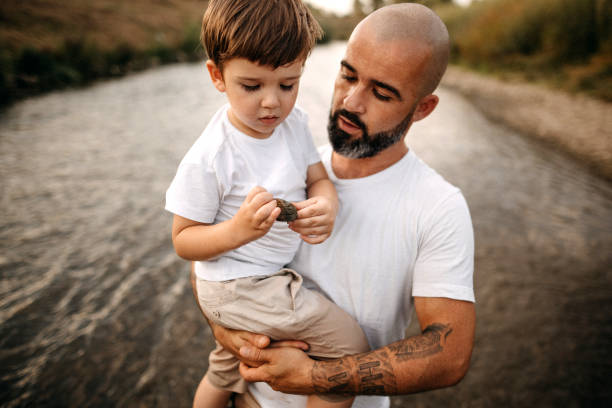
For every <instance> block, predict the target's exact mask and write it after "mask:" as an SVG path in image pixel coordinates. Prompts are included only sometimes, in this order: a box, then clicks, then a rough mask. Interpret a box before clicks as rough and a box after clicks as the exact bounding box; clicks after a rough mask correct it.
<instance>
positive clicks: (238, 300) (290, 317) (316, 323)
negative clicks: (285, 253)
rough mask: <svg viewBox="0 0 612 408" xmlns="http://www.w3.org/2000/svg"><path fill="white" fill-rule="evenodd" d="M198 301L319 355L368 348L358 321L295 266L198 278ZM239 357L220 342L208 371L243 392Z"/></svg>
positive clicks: (232, 322)
mask: <svg viewBox="0 0 612 408" xmlns="http://www.w3.org/2000/svg"><path fill="white" fill-rule="evenodd" d="M195 286H196V291H197V298H198V303H199V304H200V307H201V309H202V312H203V313H204V315H205V316H206V317H207V318H208V319H209V320H210V321H212V322H213V323H216V324H219V325H221V326H224V327H228V328H230V329H237V330H247V331H251V332H255V333H261V334H265V335H267V336H269V337H270V338H271V339H273V340H287V339H297V340H302V341H305V342H306V343H308V344H309V345H310V350H309V351H308V354H309V355H310V356H312V357H315V358H325V359H326V358H339V357H342V356H344V355H347V354H356V353H362V352H365V351H368V350H369V345H368V342H367V339H366V337H365V335H364V333H363V331H362V330H361V327H359V324H358V323H357V321H356V320H355V319H353V318H352V317H351V316H350V315H349V314H348V313H346V312H345V311H344V310H342V309H341V308H340V307H338V306H337V305H336V304H334V303H333V302H331V301H330V300H329V299H327V298H326V297H325V296H323V295H321V294H320V293H318V292H315V291H312V290H309V289H306V288H304V287H302V277H301V276H300V275H299V274H297V273H296V272H295V271H293V270H291V269H282V270H281V271H279V272H278V273H276V274H274V275H270V276H255V277H248V278H240V279H234V280H231V281H224V282H213V281H206V280H203V279H199V278H196V285H195ZM238 363H239V362H238V360H237V359H236V358H235V357H234V356H233V355H232V354H231V353H230V352H228V351H226V350H224V349H223V347H221V346H220V345H219V343H217V348H216V349H215V350H213V351H212V352H211V354H210V357H209V368H208V372H207V373H206V375H207V379H208V381H209V382H210V383H211V384H212V385H214V386H215V387H218V388H222V389H225V390H229V391H233V392H238V393H244V392H245V391H246V386H247V384H246V382H245V381H244V380H243V378H242V377H241V376H240V373H239V372H238Z"/></svg>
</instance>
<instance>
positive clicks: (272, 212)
mask: <svg viewBox="0 0 612 408" xmlns="http://www.w3.org/2000/svg"><path fill="white" fill-rule="evenodd" d="M279 213H280V209H279V208H277V207H276V201H274V200H273V197H272V194H270V193H268V192H267V191H266V190H265V189H264V188H262V187H255V188H253V189H252V190H251V191H249V194H248V195H247V197H246V199H245V200H244V202H243V203H242V205H241V206H240V209H239V210H238V212H237V213H236V214H235V215H234V217H232V218H231V219H229V220H227V221H224V222H221V223H219V224H214V225H211V224H203V223H200V222H196V221H193V220H190V219H187V218H184V217H181V216H179V215H175V216H174V221H173V223H172V242H173V244H174V249H175V250H176V253H177V254H178V255H179V256H180V257H181V258H184V259H187V260H189V261H205V260H207V259H212V258H215V257H217V256H219V255H221V254H223V253H225V252H228V251H231V250H232V249H236V248H238V247H240V246H242V245H245V244H247V243H249V242H251V241H253V240H255V239H257V238H260V237H262V236H264V235H265V234H266V233H267V232H268V231H269V230H270V228H271V227H272V224H273V223H274V220H276V217H278V214H279Z"/></svg>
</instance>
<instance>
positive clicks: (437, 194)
mask: <svg viewBox="0 0 612 408" xmlns="http://www.w3.org/2000/svg"><path fill="white" fill-rule="evenodd" d="M412 156H413V159H412V160H413V165H412V166H411V177H407V178H406V182H408V183H411V195H412V194H413V195H414V196H415V197H418V198H419V200H418V202H419V204H420V205H421V206H422V207H423V208H424V209H430V210H431V209H433V208H435V207H437V206H439V205H440V204H441V203H443V202H445V201H447V200H449V199H451V198H453V197H458V198H459V199H463V194H462V192H461V190H460V189H459V187H457V186H455V185H454V184H452V183H451V182H450V181H448V180H447V179H446V178H445V177H444V176H442V175H441V174H440V173H438V172H437V171H436V170H435V169H434V168H432V167H431V166H429V165H428V164H427V163H425V162H424V161H422V160H421V159H420V158H419V157H417V156H416V155H415V154H414V153H413V154H412Z"/></svg>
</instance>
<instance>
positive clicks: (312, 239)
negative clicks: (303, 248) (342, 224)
mask: <svg viewBox="0 0 612 408" xmlns="http://www.w3.org/2000/svg"><path fill="white" fill-rule="evenodd" d="M329 235H330V234H323V235H300V238H302V240H303V241H304V242H307V243H309V244H312V245H316V244H320V243H321V242H323V241H325V240H326V239H327V238H328V237H329Z"/></svg>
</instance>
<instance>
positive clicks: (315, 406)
mask: <svg viewBox="0 0 612 408" xmlns="http://www.w3.org/2000/svg"><path fill="white" fill-rule="evenodd" d="M354 400H355V398H354V397H353V398H348V399H345V400H342V401H339V402H331V401H326V400H324V399H321V398H319V397H318V396H316V395H311V396H309V397H308V402H307V403H306V408H350V407H351V406H352V405H353V401H354Z"/></svg>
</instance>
